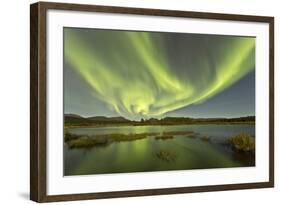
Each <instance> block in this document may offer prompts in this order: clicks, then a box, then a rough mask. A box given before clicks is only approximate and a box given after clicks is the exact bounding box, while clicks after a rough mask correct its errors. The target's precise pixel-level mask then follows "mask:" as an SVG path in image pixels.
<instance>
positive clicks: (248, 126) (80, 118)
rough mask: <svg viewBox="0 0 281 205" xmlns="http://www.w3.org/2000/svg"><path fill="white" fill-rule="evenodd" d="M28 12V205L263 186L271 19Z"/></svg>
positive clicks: (270, 128) (76, 7) (269, 169)
mask: <svg viewBox="0 0 281 205" xmlns="http://www.w3.org/2000/svg"><path fill="white" fill-rule="evenodd" d="M30 14H31V19H30V23H31V24H30V42H31V47H30V62H31V86H30V89H31V90H30V93H31V104H30V109H31V112H30V118H31V138H30V145H31V146H30V149H31V150H30V160H31V166H30V193H31V194H30V198H31V199H32V200H34V201H37V202H51V201H63V200H82V199H98V198H110V197H129V196H144V195H157V194H175V193H189V192H206V191H220V190H234V189H248V188H265V187H273V185H274V104H273V103H274V102H273V101H274V87H273V86H274V82H273V78H274V70H273V69H274V68H273V62H274V18H273V17H265V16H247V15H235V14H218V13H201V12H187V11H172V10H156V9H142V8H125V7H108V6H96V5H80V4H62V3H47V2H40V3H35V4H32V5H31V13H30Z"/></svg>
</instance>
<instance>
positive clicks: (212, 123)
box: [64, 122, 256, 129]
mask: <svg viewBox="0 0 281 205" xmlns="http://www.w3.org/2000/svg"><path fill="white" fill-rule="evenodd" d="M255 124H256V123H255V122H205V123H202V122H194V123H182V124H143V123H140V124H129V123H128V124H125V123H124V124H95V125H64V129H73V128H99V127H125V126H178V125H255Z"/></svg>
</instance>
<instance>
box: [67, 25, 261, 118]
mask: <svg viewBox="0 0 281 205" xmlns="http://www.w3.org/2000/svg"><path fill="white" fill-rule="evenodd" d="M64 113H72V114H78V115H81V116H85V117H87V116H123V117H126V118H128V119H134V120H139V119H141V118H151V117H155V118H162V117H165V116H177V117H198V118H205V117H240V116H248V115H255V38H254V37H240V36H224V35H207V34H187V33H163V32H138V31H136V32H133V31H113V30H97V29H78V28H64Z"/></svg>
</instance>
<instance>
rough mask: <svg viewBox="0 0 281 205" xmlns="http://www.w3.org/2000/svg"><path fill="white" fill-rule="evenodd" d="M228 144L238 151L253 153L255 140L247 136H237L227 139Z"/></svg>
mask: <svg viewBox="0 0 281 205" xmlns="http://www.w3.org/2000/svg"><path fill="white" fill-rule="evenodd" d="M229 143H230V144H231V145H232V146H233V147H234V148H235V149H236V150H238V151H244V152H249V151H254V150H255V138H254V137H252V136H250V135H248V134H244V133H242V134H238V135H235V136H233V137H231V138H230V139H229Z"/></svg>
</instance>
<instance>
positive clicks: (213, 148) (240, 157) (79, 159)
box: [64, 125, 255, 175]
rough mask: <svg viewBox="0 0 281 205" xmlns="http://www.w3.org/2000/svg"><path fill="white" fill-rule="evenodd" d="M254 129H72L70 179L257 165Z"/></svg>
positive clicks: (69, 134)
mask: <svg viewBox="0 0 281 205" xmlns="http://www.w3.org/2000/svg"><path fill="white" fill-rule="evenodd" d="M254 134H255V126H254V125H178V126H116V127H96V128H67V129H65V135H64V142H65V148H64V154H65V158H64V159H65V161H64V163H65V175H81V174H101V173H122V172H139V171H161V170H180V169H206V168H227V167H241V166H242V167H243V166H254V165H255V136H254Z"/></svg>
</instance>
